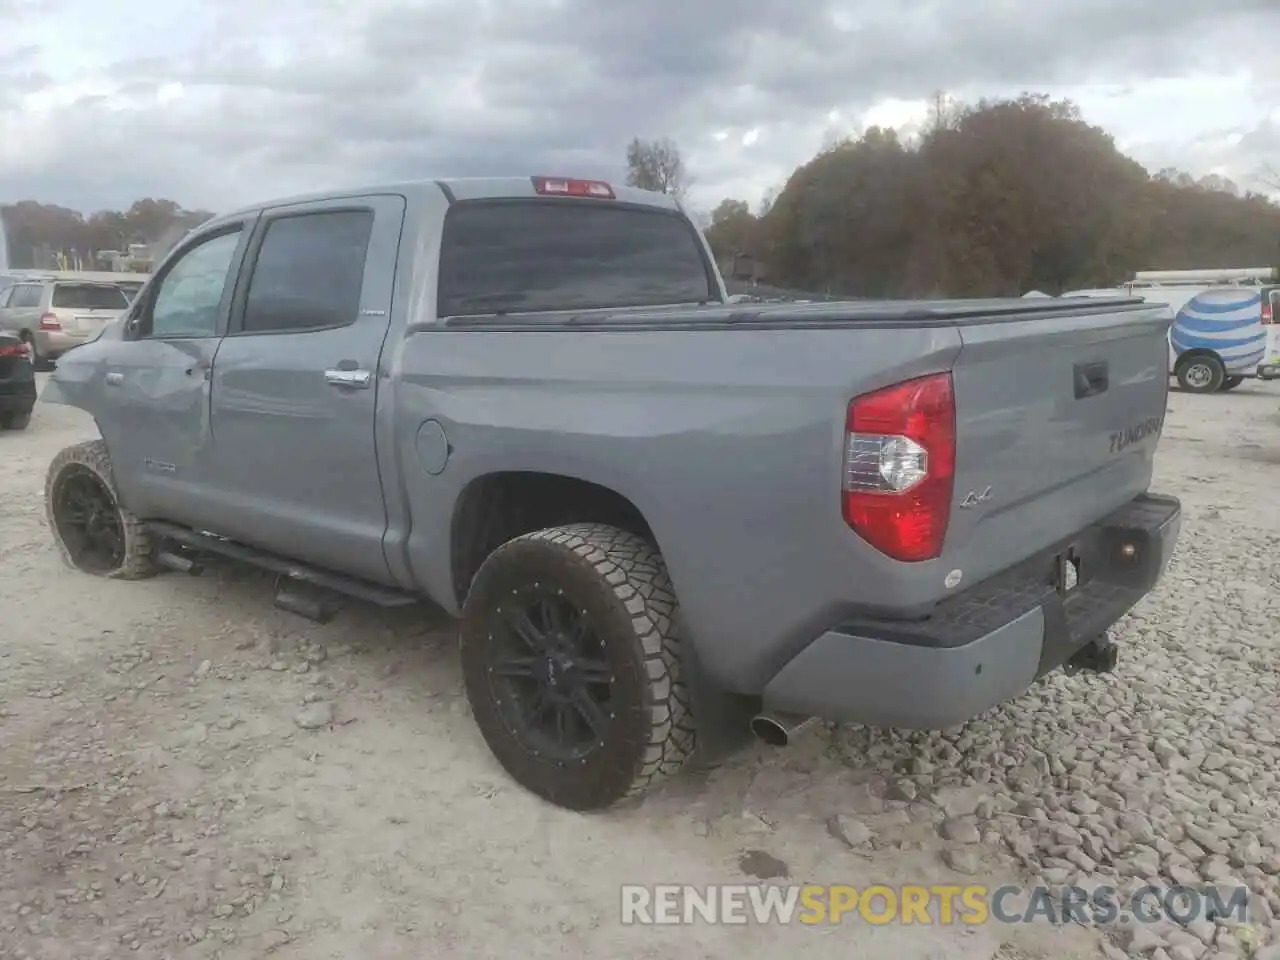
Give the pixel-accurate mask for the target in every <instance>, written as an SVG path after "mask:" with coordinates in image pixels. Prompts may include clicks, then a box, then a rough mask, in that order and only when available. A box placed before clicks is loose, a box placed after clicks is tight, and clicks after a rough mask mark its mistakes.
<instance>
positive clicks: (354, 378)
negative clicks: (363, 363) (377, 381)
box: [324, 370, 373, 390]
mask: <svg viewBox="0 0 1280 960" xmlns="http://www.w3.org/2000/svg"><path fill="white" fill-rule="evenodd" d="M324 378H325V380H326V381H328V383H329V385H330V386H333V387H354V388H356V389H358V390H367V389H368V388H369V384H371V383H373V374H372V373H370V372H369V371H368V370H326V371H325V372H324Z"/></svg>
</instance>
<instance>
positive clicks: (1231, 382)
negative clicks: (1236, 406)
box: [1222, 377, 1245, 393]
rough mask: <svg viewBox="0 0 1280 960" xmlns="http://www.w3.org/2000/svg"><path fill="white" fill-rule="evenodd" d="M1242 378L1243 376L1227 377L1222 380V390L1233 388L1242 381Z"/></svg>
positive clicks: (1224, 391)
mask: <svg viewBox="0 0 1280 960" xmlns="http://www.w3.org/2000/svg"><path fill="white" fill-rule="evenodd" d="M1244 379H1245V378H1244V377H1227V378H1226V379H1225V380H1223V381H1222V392H1223V393H1226V392H1227V391H1228V390H1234V389H1235V388H1236V387H1238V386H1240V384H1242V383H1244Z"/></svg>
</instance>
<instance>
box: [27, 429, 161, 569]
mask: <svg viewBox="0 0 1280 960" xmlns="http://www.w3.org/2000/svg"><path fill="white" fill-rule="evenodd" d="M44 505H45V516H46V518H47V519H48V521H49V529H50V530H52V531H53V540H54V543H56V544H57V546H58V552H59V553H61V554H62V558H63V560H65V561H66V562H67V563H68V564H69V565H70V566H72V567H75V568H76V569H77V570H81V571H83V572H84V573H92V574H95V575H97V576H100V577H114V578H115V579H117V580H141V579H143V578H144V577H149V576H152V575H153V574H154V573H155V572H156V567H155V559H154V553H153V544H152V540H151V535H150V534H149V533H148V532H147V529H146V527H145V526H143V524H142V521H140V520H139V519H138V518H137V517H135V516H134V515H133V514H132V513H130V512H129V511H128V510H126V509H125V508H124V507H122V506H121V505H120V502H119V500H118V499H117V498H116V488H115V483H114V481H113V480H112V477H111V457H110V455H109V454H108V453H107V445H106V444H105V443H103V442H102V441H101V440H91V441H88V442H87V443H77V444H76V445H75V446H72V447H67V448H66V449H65V450H63V451H62V452H61V453H59V454H58V455H57V456H56V457H54V458H53V462H52V463H51V464H49V472H48V474H47V475H46V477H45V485H44Z"/></svg>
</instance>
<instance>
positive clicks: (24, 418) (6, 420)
mask: <svg viewBox="0 0 1280 960" xmlns="http://www.w3.org/2000/svg"><path fill="white" fill-rule="evenodd" d="M29 426H31V411H30V410H28V411H27V412H26V413H0V430H25V429H27V427H29Z"/></svg>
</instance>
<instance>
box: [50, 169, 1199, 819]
mask: <svg viewBox="0 0 1280 960" xmlns="http://www.w3.org/2000/svg"><path fill="white" fill-rule="evenodd" d="M726 299H727V298H726V296H725V291H724V285H723V282H722V280H721V278H720V276H719V274H718V273H717V272H716V269H715V266H714V263H713V260H712V257H711V256H710V252H709V250H708V248H707V245H706V243H705V240H704V239H703V238H702V236H701V235H700V234H699V232H698V231H697V229H696V228H695V227H694V225H693V223H692V222H691V220H690V219H689V217H688V216H687V215H686V214H685V213H684V212H683V210H682V209H681V207H680V205H679V204H678V203H677V202H676V201H674V200H672V199H670V198H668V197H665V196H661V195H656V194H652V193H647V192H642V191H638V190H631V189H625V188H614V187H612V186H610V185H608V184H606V183H602V182H599V181H584V180H561V179H554V178H544V177H531V178H523V179H484V180H466V179H464V180H441V181H429V182H419V183H410V184H399V185H393V186H386V187H378V188H373V189H368V190H359V191H352V192H346V193H334V194H326V195H323V196H312V197H304V198H297V199H291V200H286V201H281V202H278V203H271V204H266V205H260V206H255V207H253V208H251V209H246V210H241V211H239V212H236V213H232V214H228V215H225V216H220V217H218V218H217V219H215V220H213V221H210V222H209V223H206V224H203V225H202V226H201V227H199V228H198V229H197V230H196V231H194V232H193V233H192V234H191V235H190V236H188V237H186V238H184V239H183V241H182V242H181V243H180V244H179V245H178V246H177V247H176V248H175V249H174V250H173V251H172V252H171V253H170V254H169V255H168V256H167V257H166V258H165V260H164V262H163V263H162V264H161V265H160V267H159V268H158V269H157V271H156V272H155V274H154V277H153V278H152V279H151V280H150V281H149V282H148V284H147V286H146V287H145V288H144V289H143V290H142V291H141V293H140V294H139V296H138V297H137V299H136V301H135V302H134V303H133V305H132V306H131V308H130V310H129V311H128V312H127V313H126V314H125V315H124V316H123V317H122V318H121V319H120V320H119V321H117V322H116V323H114V324H112V325H111V326H110V327H108V328H107V329H106V330H105V331H104V332H103V333H102V334H101V335H100V336H99V337H98V338H97V339H96V340H94V341H93V342H90V343H88V344H85V345H83V346H79V347H77V348H75V349H74V350H72V351H71V352H69V353H68V354H66V355H65V356H64V357H63V358H62V360H61V361H60V362H59V364H58V368H57V371H56V373H55V374H54V375H53V377H52V379H51V381H50V382H49V384H48V386H47V387H46V388H45V391H44V398H45V399H46V400H52V401H55V402H61V403H66V404H70V405H73V406H76V407H80V408H82V409H84V410H86V411H88V412H89V413H91V414H92V415H93V416H94V418H95V419H96V421H97V425H98V429H99V431H100V433H101V437H102V439H101V440H98V441H94V442H90V443H85V444H80V445H77V446H74V447H71V448H69V449H67V450H65V451H63V452H62V453H61V454H60V455H59V456H58V457H57V458H56V459H55V460H54V462H53V463H52V464H51V466H50V469H49V474H48V481H47V488H46V499H47V509H48V517H49V522H50V526H51V528H52V530H53V531H54V534H55V538H56V540H57V542H58V544H59V546H60V549H61V550H62V552H63V553H64V555H65V557H66V558H67V560H68V561H69V562H70V563H72V564H73V565H74V566H76V567H78V568H79V569H81V570H84V571H88V572H92V573H97V574H100V575H106V576H113V577H117V578H122V579H130V578H137V577H142V576H147V575H150V574H152V573H154V572H156V571H157V570H159V569H173V570H182V571H188V572H193V573H194V572H198V571H199V570H200V569H201V566H202V564H203V563H204V562H205V561H206V560H207V559H209V558H210V557H211V556H221V557H224V558H225V557H230V558H233V559H236V560H243V561H248V562H250V563H254V564H257V565H259V566H261V567H263V568H265V569H267V570H270V571H274V572H275V573H276V574H277V575H278V593H277V603H279V604H280V605H282V606H284V607H287V608H288V609H291V610H294V611H296V612H298V613H301V614H304V615H306V616H311V617H314V618H316V619H320V620H322V619H325V618H327V617H330V616H332V615H333V613H334V611H335V606H334V603H333V600H334V599H335V598H338V597H341V596H344V595H348V596H356V597H362V598H364V599H366V600H370V601H373V602H375V603H379V604H385V605H397V604H410V603H417V602H420V601H423V600H427V601H431V602H434V603H435V604H438V605H439V606H441V607H443V608H444V609H446V610H447V611H449V612H451V613H453V614H455V615H458V616H460V618H461V657H462V669H463V675H464V680H465V687H466V692H467V696H468V698H469V700H470V703H471V706H472V710H473V713H474V716H475V720H476V723H477V725H478V726H479V729H480V731H481V733H482V734H483V737H484V739H485V741H486V742H487V744H488V745H489V747H490V749H491V750H492V752H493V753H494V755H495V756H496V757H497V759H498V761H499V762H500V763H501V765H502V766H503V767H504V768H505V769H506V770H507V771H508V772H509V773H510V775H511V776H512V777H513V778H514V779H516V780H517V781H519V782H520V783H521V784H523V785H524V786H526V787H527V788H529V789H530V790H532V791H534V792H535V793H537V794H538V795H540V796H542V797H544V798H547V799H548V800H550V801H552V802H554V803H557V804H560V805H562V806H565V807H569V808H574V809H592V808H603V807H606V806H608V805H610V804H612V803H614V802H616V801H618V800H620V799H622V798H624V797H627V796H629V795H634V794H636V793H638V792H639V791H640V790H642V789H643V788H644V787H645V786H646V785H648V784H650V783H651V782H653V781H654V780H655V779H657V778H658V777H660V776H663V775H666V774H669V773H671V772H674V771H675V770H677V769H679V768H680V767H681V766H682V765H683V764H684V763H685V762H686V761H687V760H689V759H690V758H691V757H706V758H710V757H720V756H724V755H726V754H727V751H729V750H731V749H733V748H735V747H736V746H737V745H738V744H740V743H741V742H742V741H743V740H744V739H746V738H748V737H750V733H751V731H753V730H754V732H755V733H756V734H757V735H758V736H760V737H762V738H764V739H765V740H767V741H771V742H775V743H781V742H785V740H786V738H787V737H788V736H789V735H790V733H791V732H792V731H793V730H794V729H795V727H796V726H798V725H800V724H801V723H803V722H805V721H806V720H807V719H809V718H813V717H819V718H824V719H828V720H845V721H855V722H861V723H866V724H876V725H886V726H904V727H923V728H941V727H946V726H950V725H954V724H959V723H962V722H964V721H965V720H966V719H967V718H969V717H972V716H974V715H975V714H978V713H980V712H982V711H984V710H987V709H988V708H991V707H993V706H995V705H997V704H999V703H1001V702H1003V701H1005V700H1007V699H1009V698H1011V697H1014V696H1016V695H1018V694H1019V693H1021V692H1022V691H1023V690H1025V689H1026V688H1027V687H1028V686H1029V685H1030V684H1031V683H1033V682H1034V681H1035V680H1036V679H1037V678H1039V677H1042V676H1043V675H1045V674H1046V673H1047V672H1049V671H1051V670H1054V669H1056V668H1058V667H1060V666H1066V667H1068V668H1070V669H1076V668H1084V669H1095V670H1105V669H1109V668H1110V667H1111V666H1112V665H1113V664H1114V659H1115V647H1114V645H1113V644H1112V643H1111V641H1110V640H1109V639H1108V629H1109V628H1110V627H1111V626H1112V624H1114V623H1115V621H1116V620H1117V619H1118V618H1119V617H1120V616H1122V615H1123V614H1124V612H1125V611H1127V610H1128V609H1129V608H1130V607H1131V606H1132V605H1133V604H1134V603H1136V602H1137V601H1138V600H1139V599H1140V598H1141V597H1142V596H1143V595H1144V594H1145V593H1147V592H1148V591H1149V590H1150V589H1151V588H1152V586H1153V584H1155V582H1156V580H1157V579H1158V577H1159V576H1160V575H1161V573H1162V571H1163V570H1164V568H1165V565H1166V564H1167V562H1168V560H1169V557H1170V554H1171V553H1172V551H1173V549H1174V544H1175V541H1176V539H1177V535H1178V530H1179V525H1180V516H1181V514H1180V508H1179V504H1178V501H1177V500H1175V499H1173V498H1169V497H1160V496H1153V495H1151V494H1149V493H1148V492H1147V488H1148V484H1149V482H1150V479H1151V474H1152V462H1153V456H1154V453H1155V449H1156V445H1157V441H1158V438H1159V435H1160V432H1161V427H1162V424H1163V417H1164V412H1165V403H1166V395H1167V389H1168V386H1167V377H1166V371H1165V362H1166V353H1167V350H1168V346H1167V340H1166V333H1167V328H1168V319H1167V311H1165V310H1163V308H1155V307H1149V306H1146V305H1144V304H1143V303H1141V302H1140V301H1131V300H1123V299H1117V300H1109V301H1097V300H1095V301H1089V302H1074V303H1067V302H1063V301H1058V300H1045V301H1043V302H1032V301H1027V300H1008V301H1006V300H991V301H938V302H848V303H838V302H837V303H822V304H788V303H778V304H729V303H727V302H726Z"/></svg>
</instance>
